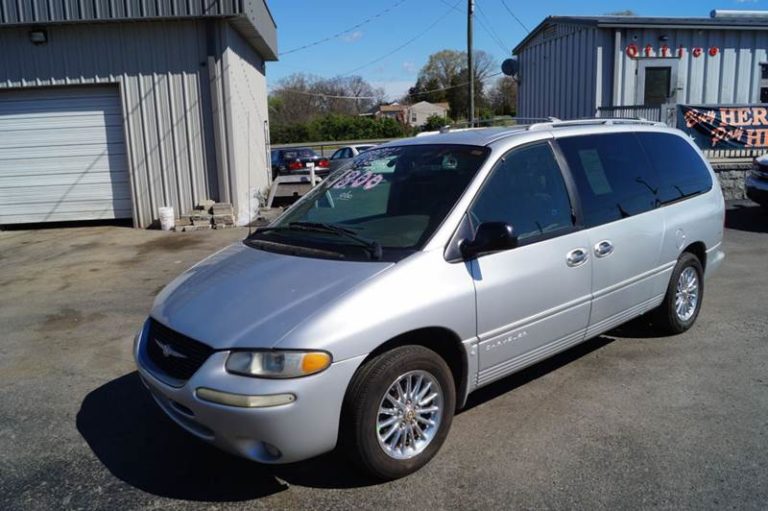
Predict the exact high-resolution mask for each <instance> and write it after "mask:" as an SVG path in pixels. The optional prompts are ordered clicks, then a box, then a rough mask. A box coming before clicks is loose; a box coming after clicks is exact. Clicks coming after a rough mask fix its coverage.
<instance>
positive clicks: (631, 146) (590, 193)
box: [557, 133, 658, 227]
mask: <svg viewBox="0 0 768 511" xmlns="http://www.w3.org/2000/svg"><path fill="white" fill-rule="evenodd" d="M557 143H558V145H559V146H560V148H561V149H562V151H563V154H564V155H565V159H566V161H567V162H568V166H569V167H570V169H571V172H572V174H573V178H574V180H575V181H576V187H577V188H578V190H579V197H580V198H581V205H582V209H583V211H584V224H585V226H586V227H593V226H596V225H601V224H605V223H608V222H614V221H616V220H621V219H622V218H626V217H629V216H632V215H637V214H639V213H643V212H645V211H649V210H651V209H654V208H655V207H656V205H657V202H656V194H657V191H658V190H657V187H658V179H657V177H656V173H655V172H654V170H653V168H652V167H651V164H650V162H649V161H648V159H647V158H646V156H645V153H644V151H643V149H642V147H641V146H640V143H639V142H638V140H637V138H635V135H634V134H633V133H610V134H605V135H586V136H578V137H568V138H562V139H558V141H557Z"/></svg>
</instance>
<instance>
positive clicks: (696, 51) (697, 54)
mask: <svg viewBox="0 0 768 511" xmlns="http://www.w3.org/2000/svg"><path fill="white" fill-rule="evenodd" d="M702 51H703V50H702V49H701V48H694V49H693V51H692V52H691V53H692V54H693V56H694V57H696V58H699V57H701V52H702Z"/></svg>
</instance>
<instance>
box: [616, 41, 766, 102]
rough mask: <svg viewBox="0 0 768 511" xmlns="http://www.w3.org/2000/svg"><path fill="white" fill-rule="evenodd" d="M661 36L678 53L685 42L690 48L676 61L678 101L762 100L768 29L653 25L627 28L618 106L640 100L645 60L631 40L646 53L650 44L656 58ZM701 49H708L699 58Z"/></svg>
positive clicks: (621, 48)
mask: <svg viewBox="0 0 768 511" xmlns="http://www.w3.org/2000/svg"><path fill="white" fill-rule="evenodd" d="M611 31H613V29H611ZM661 37H666V38H667V41H666V44H667V45H668V46H669V48H670V51H671V52H672V53H674V54H675V55H677V50H678V48H679V47H680V46H682V47H683V49H684V51H683V56H682V57H681V58H679V59H676V60H677V61H678V62H679V64H678V86H679V87H680V89H681V90H679V91H678V93H677V103H683V104H685V103H688V104H694V105H701V104H711V105H716V104H727V103H758V102H759V101H760V87H759V75H760V64H761V63H765V62H766V59H767V58H768V57H766V49H768V30H735V29H731V30H714V29H709V30H698V29H685V28H679V29H678V28H669V29H659V28H652V29H651V28H647V29H622V44H621V47H620V48H619V50H620V51H621V54H620V56H619V59H620V60H621V62H622V65H623V69H624V72H623V74H622V77H621V78H622V82H621V86H620V87H619V89H618V90H619V91H620V96H619V97H616V98H614V100H613V104H614V105H632V104H635V103H636V101H637V99H636V97H637V86H638V83H637V74H636V70H637V66H638V62H641V61H642V58H640V59H633V58H630V57H628V56H627V54H626V47H627V44H629V43H634V44H636V45H637V46H638V48H639V49H640V50H641V51H643V50H644V47H645V45H646V44H650V45H652V48H653V53H652V55H654V56H655V55H656V54H657V53H658V51H659V46H660V44H661V43H660V42H659V40H660V38H661ZM696 47H698V48H702V50H703V52H702V54H701V56H699V57H693V54H692V51H693V48H696ZM712 47H716V48H717V49H718V53H717V55H715V56H714V57H713V56H711V55H709V54H708V50H709V48H712ZM611 52H612V53H613V49H611Z"/></svg>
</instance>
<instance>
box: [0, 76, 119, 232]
mask: <svg viewBox="0 0 768 511" xmlns="http://www.w3.org/2000/svg"><path fill="white" fill-rule="evenodd" d="M122 119H123V116H122V110H121V108H120V99H119V96H118V91H117V88H116V87H46V88H39V89H34V90H10V91H2V92H0V224H18V223H31V222H57V221H68V220H97V219H116V218H131V216H132V207H131V187H130V182H129V174H128V165H127V158H126V149H125V137H124V135H123V120H122Z"/></svg>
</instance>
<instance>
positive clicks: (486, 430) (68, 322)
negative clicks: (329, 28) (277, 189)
mask: <svg viewBox="0 0 768 511" xmlns="http://www.w3.org/2000/svg"><path fill="white" fill-rule="evenodd" d="M726 226H727V230H726V240H725V250H726V253H727V257H726V262H725V264H724V266H723V267H722V269H721V270H720V272H719V273H718V274H716V275H715V276H714V277H713V278H712V279H711V280H709V281H708V282H707V284H706V289H705V298H704V306H703V310H702V312H701V314H700V316H699V319H698V322H697V323H696V325H695V326H694V328H693V329H691V330H690V331H689V332H687V333H685V334H683V335H680V336H676V337H657V336H655V335H654V334H653V332H652V330H651V329H649V328H648V326H647V325H646V324H645V322H644V321H642V320H640V321H636V322H633V323H632V324H630V325H627V326H625V327H622V328H621V329H618V330H616V331H614V332H611V333H610V335H605V336H601V337H599V338H597V339H593V340H590V341H587V342H586V343H584V344H582V345H580V346H578V347H576V348H574V349H571V350H569V351H567V352H565V353H562V354H560V355H558V356H556V357H555V358H553V359H550V360H548V361H546V362H544V363H541V364H538V365H536V366H534V367H532V368H529V369H527V370H525V371H523V372H521V373H518V374H516V375H514V376H512V377H509V378H507V379H505V380H503V381H500V382H498V383H496V384H493V385H491V386H489V387H486V388H484V389H482V390H480V391H478V392H477V393H475V394H473V395H472V397H471V399H470V403H469V406H468V408H467V409H466V410H464V411H462V412H461V413H460V414H459V415H458V416H457V417H456V418H455V419H454V422H453V428H452V431H451V433H450V435H449V437H448V440H447V442H446V443H445V445H444V446H443V449H442V450H441V452H440V453H439V454H438V456H437V457H436V458H435V459H434V460H433V461H432V462H431V463H430V464H429V465H427V466H426V467H425V468H424V469H422V470H421V471H419V472H417V473H415V474H413V475H411V476H409V477H407V478H405V479H402V480H399V481H393V482H388V483H383V484H380V483H376V482H374V481H371V480H368V479H366V478H365V477H363V476H362V475H361V474H360V473H359V471H357V470H355V469H354V468H353V467H350V466H349V465H348V464H347V463H346V461H345V459H344V457H343V455H341V454H340V453H332V454H329V455H326V456H322V457H320V458H317V459H314V460H310V461H308V462H304V463H298V464H295V465H291V466H283V467H267V466H261V465H257V464H254V463H251V462H248V461H245V460H242V459H238V458H235V457H232V456H230V455H228V454H225V453H222V452H219V451H218V450H216V449H214V448H212V447H210V446H208V445H206V444H204V443H203V442H201V441H199V440H197V439H196V438H194V437H192V436H190V435H188V434H186V433H184V432H183V431H181V430H180V429H179V428H178V427H177V426H176V425H175V424H173V423H172V422H171V421H170V420H169V419H167V418H165V417H164V416H163V414H162V413H161V412H160V411H159V410H158V409H157V407H156V406H155V405H154V403H153V402H152V401H151V399H150V398H149V396H148V395H147V392H146V391H145V390H144V389H143V388H142V386H141V385H140V383H139V380H138V377H137V374H136V371H135V369H134V366H133V360H132V358H131V343H132V338H133V334H134V332H135V331H136V329H137V328H138V327H139V326H140V324H141V322H142V320H143V319H144V317H145V316H146V314H147V312H148V310H149V307H150V305H151V303H152V299H153V297H154V295H155V294H156V293H157V292H158V290H159V289H161V287H162V286H163V285H164V284H165V283H167V282H168V281H170V280H171V279H172V278H173V277H174V276H176V275H177V274H178V273H179V272H181V271H182V270H183V269H185V268H186V267H188V266H190V265H191V264H193V263H194V262H196V261H197V260H199V259H201V258H202V257H204V256H205V255H207V254H209V253H211V252H212V251H214V250H216V249H217V248H220V247H223V246H225V245H227V244H229V243H232V242H234V241H237V240H238V239H241V238H242V237H243V236H244V235H245V231H244V230H242V229H229V230H221V231H206V232H199V231H198V232H192V233H184V234H181V233H163V232H158V231H142V230H136V229H131V228H128V227H116V226H87V227H68V228H54V229H34V230H10V231H0V509H2V510H6V511H11V510H16V509H19V510H28V509H29V510H37V509H46V510H47V509H121V510H128V509H179V510H189V509H250V510H253V509H330V508H334V509H412V508H414V509H430V510H435V509H462V510H464V509H484V510H485V509H589V510H594V509H610V510H615V509H697V510H698V509H717V510H720V509H739V510H744V509H755V510H764V509H767V508H768V319H766V316H767V315H768V214H765V213H764V212H762V211H760V210H759V208H757V207H754V206H753V205H751V204H749V203H746V202H743V203H739V204H732V205H731V206H730V208H729V212H728V218H727V223H726Z"/></svg>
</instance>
